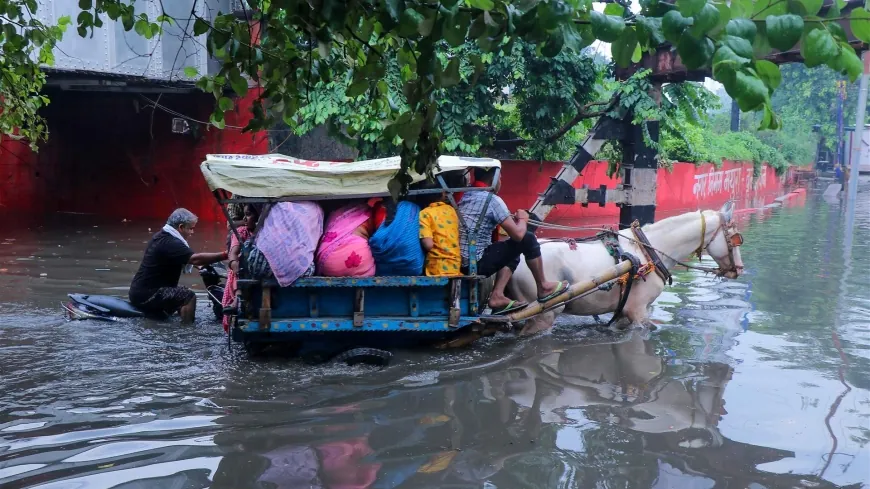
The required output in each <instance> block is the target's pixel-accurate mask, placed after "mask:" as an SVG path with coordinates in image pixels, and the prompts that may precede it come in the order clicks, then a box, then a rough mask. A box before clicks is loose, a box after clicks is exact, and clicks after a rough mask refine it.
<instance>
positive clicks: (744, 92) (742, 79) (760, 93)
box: [732, 70, 769, 112]
mask: <svg viewBox="0 0 870 489" xmlns="http://www.w3.org/2000/svg"><path fill="white" fill-rule="evenodd" d="M734 89H735V92H736V93H735V94H734V95H732V96H733V97H735V98H736V99H737V105H738V106H739V107H740V110H742V111H743V112H752V111H754V110H758V109H760V108H761V107H762V105H764V102H765V101H766V100H767V98H768V93H769V92H768V90H767V87H766V86H765V85H764V82H762V81H761V79H759V78H758V77H756V76H753V75H752V74H750V73H748V72H746V70H740V71H738V72H737V80H736V84H735V86H734Z"/></svg>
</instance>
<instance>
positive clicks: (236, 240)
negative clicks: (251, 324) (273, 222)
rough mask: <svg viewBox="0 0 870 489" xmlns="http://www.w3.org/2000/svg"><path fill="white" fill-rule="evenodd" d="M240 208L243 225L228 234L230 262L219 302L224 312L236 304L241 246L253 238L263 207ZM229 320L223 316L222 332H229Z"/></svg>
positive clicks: (256, 205)
mask: <svg viewBox="0 0 870 489" xmlns="http://www.w3.org/2000/svg"><path fill="white" fill-rule="evenodd" d="M242 208H243V209H244V211H243V214H242V222H243V224H242V225H241V226H238V227H237V228H236V232H234V233H233V232H230V246H229V250H230V253H229V259H230V261H229V267H228V270H227V283H226V285H224V296H223V299H222V300H221V304H222V305H223V306H224V310H226V309H227V308H231V307H232V306H233V305H234V304H235V302H236V292H237V291H238V278H239V260H240V259H241V255H242V245H243V244H245V243H246V242H247V241H248V240H250V239H251V238H253V237H254V231H255V230H256V229H257V221H258V220H259V219H260V214H261V212H262V210H263V205H262V204H245V205H244V206H242ZM234 219H235V218H234ZM234 224H235V223H234ZM240 238H241V239H240ZM229 320H230V317H229V316H228V315H226V316H224V319H223V323H224V331H228V330H229Z"/></svg>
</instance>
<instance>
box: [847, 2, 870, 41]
mask: <svg viewBox="0 0 870 489" xmlns="http://www.w3.org/2000/svg"><path fill="white" fill-rule="evenodd" d="M849 27H850V28H851V29H852V34H854V35H855V37H857V38H858V39H860V40H861V41H863V42H870V12H868V11H866V10H864V9H863V8H860V7H859V8H856V9H855V10H853V11H852V13H851V14H850V15H849Z"/></svg>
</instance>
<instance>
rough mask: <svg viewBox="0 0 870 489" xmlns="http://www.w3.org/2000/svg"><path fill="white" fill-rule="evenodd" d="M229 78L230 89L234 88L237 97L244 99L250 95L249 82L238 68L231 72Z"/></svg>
mask: <svg viewBox="0 0 870 489" xmlns="http://www.w3.org/2000/svg"><path fill="white" fill-rule="evenodd" d="M229 78H230V87H232V89H233V91H234V92H236V95H238V96H239V97H241V98H244V97H245V95H247V94H248V80H246V79H245V78H244V77H243V76H242V74H241V73H240V72H239V69H238V68H233V69H231V70H230V74H229Z"/></svg>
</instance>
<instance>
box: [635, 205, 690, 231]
mask: <svg viewBox="0 0 870 489" xmlns="http://www.w3.org/2000/svg"><path fill="white" fill-rule="evenodd" d="M701 212H704V211H703V210H697V211H692V212H686V213H684V214H680V215H677V216H671V217H668V218H665V219H662V220H661V221H656V222H654V223H652V224H647V225H646V226H642V227H641V229H643V230H644V231H658V230H659V228H661V227H665V226H673V225H674V224H683V223H684V222H685V221H691V220H694V219H698V217H700V215H701Z"/></svg>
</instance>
